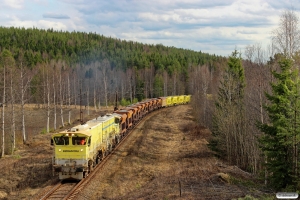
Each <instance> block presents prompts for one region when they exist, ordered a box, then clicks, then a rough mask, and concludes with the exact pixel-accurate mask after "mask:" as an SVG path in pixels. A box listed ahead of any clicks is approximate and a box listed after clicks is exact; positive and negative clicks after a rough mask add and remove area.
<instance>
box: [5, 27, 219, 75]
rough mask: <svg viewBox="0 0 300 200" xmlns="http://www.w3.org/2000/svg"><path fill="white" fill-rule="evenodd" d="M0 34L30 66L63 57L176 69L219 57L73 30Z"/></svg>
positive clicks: (69, 60) (124, 66)
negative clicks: (22, 54) (21, 53)
mask: <svg viewBox="0 0 300 200" xmlns="http://www.w3.org/2000/svg"><path fill="white" fill-rule="evenodd" d="M0 37H1V41H0V48H1V49H8V50H9V51H11V52H12V53H13V57H14V58H15V59H17V58H18V55H19V52H20V51H24V58H25V61H26V63H27V66H30V67H32V66H35V65H36V64H38V63H42V62H50V61H51V60H61V59H63V60H64V61H66V62H67V64H68V65H72V64H82V65H89V64H91V63H93V62H95V61H99V60H100V61H101V60H103V59H107V60H108V61H109V62H110V66H111V67H112V68H114V67H116V68H118V69H123V70H126V69H127V68H131V67H133V66H135V67H136V68H137V69H143V68H146V67H149V66H150V65H151V64H152V65H153V66H154V67H155V69H156V70H158V69H161V70H167V71H168V72H169V73H172V72H173V71H174V70H175V69H176V70H178V69H177V67H180V68H182V69H183V70H184V69H186V68H187V67H188V65H190V64H200V65H203V64H205V63H212V62H213V61H216V60H218V59H220V58H221V57H220V56H216V55H209V54H207V53H202V52H201V51H200V52H195V51H192V50H187V49H178V48H175V47H166V46H163V45H161V44H157V45H151V44H143V43H138V42H134V41H125V40H120V39H115V38H111V37H105V36H103V35H99V34H96V33H85V32H75V31H73V32H68V31H54V30H53V29H48V30H41V29H37V28H29V29H25V28H15V27H11V28H6V27H0ZM176 64H178V65H177V66H176ZM174 65H175V67H174ZM179 65H180V66H179Z"/></svg>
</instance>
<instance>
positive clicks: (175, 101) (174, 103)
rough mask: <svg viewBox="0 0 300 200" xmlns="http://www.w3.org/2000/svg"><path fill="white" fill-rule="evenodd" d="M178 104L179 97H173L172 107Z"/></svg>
mask: <svg viewBox="0 0 300 200" xmlns="http://www.w3.org/2000/svg"><path fill="white" fill-rule="evenodd" d="M177 104H178V96H173V97H172V105H173V106H174V105H177Z"/></svg>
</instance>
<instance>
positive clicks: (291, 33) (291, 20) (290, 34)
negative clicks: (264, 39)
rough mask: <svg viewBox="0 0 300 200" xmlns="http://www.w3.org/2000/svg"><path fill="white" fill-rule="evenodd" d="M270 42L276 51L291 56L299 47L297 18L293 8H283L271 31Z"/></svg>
mask: <svg viewBox="0 0 300 200" xmlns="http://www.w3.org/2000/svg"><path fill="white" fill-rule="evenodd" d="M272 42H273V44H274V46H275V49H276V51H277V53H282V54H284V55H285V56H287V57H288V58H291V57H292V56H293V55H294V54H295V53H296V52H297V51H298V50H299V47H300V30H299V18H298V16H297V14H296V13H295V12H294V11H293V10H285V11H284V12H283V13H282V15H281V17H280V22H279V26H278V28H277V29H275V30H274V31H273V37H272Z"/></svg>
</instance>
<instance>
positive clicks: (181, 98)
mask: <svg viewBox="0 0 300 200" xmlns="http://www.w3.org/2000/svg"><path fill="white" fill-rule="evenodd" d="M178 104H184V95H180V96H178Z"/></svg>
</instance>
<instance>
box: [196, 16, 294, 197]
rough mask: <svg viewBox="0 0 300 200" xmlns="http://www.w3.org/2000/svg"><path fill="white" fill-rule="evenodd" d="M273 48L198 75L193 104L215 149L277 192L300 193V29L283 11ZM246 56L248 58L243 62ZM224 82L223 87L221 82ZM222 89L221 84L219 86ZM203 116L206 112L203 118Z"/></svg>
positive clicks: (256, 48) (237, 56)
mask: <svg viewBox="0 0 300 200" xmlns="http://www.w3.org/2000/svg"><path fill="white" fill-rule="evenodd" d="M272 33H273V36H272V41H270V42H271V45H269V46H268V47H267V48H266V49H264V48H263V47H262V46H261V44H254V45H249V46H247V47H246V48H245V49H244V51H243V52H237V51H233V53H232V55H231V56H229V58H228V61H227V63H226V65H225V66H224V68H221V70H217V71H215V72H214V71H210V70H209V68H208V67H205V66H203V67H201V68H199V69H197V70H196V71H195V73H196V74H198V75H199V76H202V79H195V82H194V87H192V88H193V89H194V90H193V91H194V92H193V94H194V95H193V105H194V108H196V109H194V111H195V114H196V116H198V118H197V119H198V122H199V123H201V124H203V125H205V126H207V127H209V128H210V129H211V130H212V139H211V140H210V143H209V146H210V148H211V149H212V150H214V151H215V153H216V155H217V156H218V157H220V158H222V159H224V160H226V161H227V162H228V163H229V164H230V165H237V166H238V167H240V168H241V169H243V170H246V171H248V172H251V173H253V174H254V175H256V176H261V178H262V180H264V183H265V184H266V185H267V186H270V187H272V188H274V189H275V190H276V191H288V192H296V191H299V190H300V178H299V177H300V176H299V175H300V157H299V155H300V154H299V153H300V85H299V84H300V79H299V75H300V73H299V66H300V57H299V52H300V48H299V47H300V42H299V41H300V26H299V19H298V17H297V15H296V13H294V12H293V11H285V12H283V14H282V16H281V18H280V23H279V26H278V28H277V29H276V30H274V31H273V32H272ZM242 55H243V57H244V59H242ZM215 83H218V84H215ZM216 85H217V86H216ZM199 112H200V114H199Z"/></svg>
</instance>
